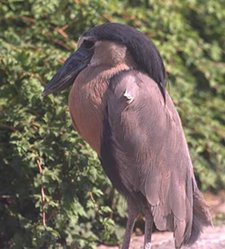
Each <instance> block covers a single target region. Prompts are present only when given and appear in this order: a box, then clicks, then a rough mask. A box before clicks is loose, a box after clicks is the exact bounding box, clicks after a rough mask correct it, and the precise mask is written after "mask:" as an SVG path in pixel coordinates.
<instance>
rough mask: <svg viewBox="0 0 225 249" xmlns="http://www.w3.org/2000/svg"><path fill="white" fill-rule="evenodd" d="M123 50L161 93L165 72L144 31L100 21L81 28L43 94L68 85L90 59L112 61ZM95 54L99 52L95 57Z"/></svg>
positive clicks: (115, 60) (118, 58) (115, 59)
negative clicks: (74, 47) (78, 37)
mask: <svg viewBox="0 0 225 249" xmlns="http://www.w3.org/2000/svg"><path fill="white" fill-rule="evenodd" d="M113 44H115V47H113ZM124 48H125V49H124ZM126 50H127V51H128V52H129V54H130V55H131V57H132V58H131V60H133V61H134V63H135V65H136V68H135V69H136V70H139V71H142V72H143V73H146V74H148V75H149V77H151V78H152V79H153V80H154V81H155V82H156V83H157V84H158V86H159V88H160V90H161V92H162V94H163V96H164V94H165V87H166V73H165V68H164V64H163V61H162V58H161V56H160V54H159V52H158V50H157V49H156V47H155V46H154V44H153V43H152V41H151V40H150V39H149V38H148V37H147V36H146V35H144V34H143V33H141V32H139V31H137V30H136V29H134V28H132V27H130V26H128V25H124V24H119V23H106V24H102V25H99V26H96V27H93V28H91V29H90V30H88V31H87V32H85V33H84V34H83V35H82V36H81V38H80V39H79V42H78V48H77V50H76V51H75V52H73V53H72V54H71V55H70V56H69V58H68V59H67V60H66V61H65V63H64V64H63V65H62V67H61V68H59V70H58V71H57V73H56V74H55V75H54V76H53V78H52V79H51V80H50V82H49V83H48V84H47V85H46V86H45V89H44V92H43V94H44V95H45V96H46V95H48V94H50V93H56V92H59V91H61V90H63V89H65V88H67V87H69V86H70V85H72V84H73V83H74V81H75V79H76V77H77V76H78V74H79V73H80V72H81V71H82V70H83V69H84V68H86V67H87V66H88V65H89V64H90V63H91V62H92V61H95V63H96V62H97V61H100V60H104V61H107V62H109V61H110V60H111V63H116V62H117V61H118V60H120V58H121V56H123V53H126ZM112 51H113V54H112ZM99 54H101V56H99V57H97V56H98V55H99ZM118 63H119V61H118Z"/></svg>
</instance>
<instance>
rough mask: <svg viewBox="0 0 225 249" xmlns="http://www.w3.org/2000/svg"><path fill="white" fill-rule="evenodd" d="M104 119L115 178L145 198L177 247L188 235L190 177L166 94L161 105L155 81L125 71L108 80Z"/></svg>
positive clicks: (176, 119) (180, 133)
mask: <svg viewBox="0 0 225 249" xmlns="http://www.w3.org/2000/svg"><path fill="white" fill-rule="evenodd" d="M107 122H108V129H110V137H111V139H110V141H108V142H109V143H110V148H108V149H110V150H111V151H112V153H113V160H114V161H115V162H114V163H116V164H117V166H116V167H117V168H116V170H117V175H115V176H114V177H119V178H120V181H121V182H122V183H123V188H124V189H126V190H127V191H133V192H141V193H142V194H143V195H144V196H145V197H146V199H147V201H148V203H149V204H150V205H151V210H152V214H153V218H154V223H155V225H156V227H157V228H158V229H159V230H166V229H168V230H173V231H174V235H175V238H176V243H177V244H178V245H179V244H180V243H182V241H183V240H185V238H184V236H187V237H189V236H190V234H191V226H192V208H193V186H194V184H195V180H194V176H193V170H192V164H191V160H190V156H189V152H188V148H187V144H186V141H185V137H184V133H183V129H182V126H181V122H180V118H179V116H178V114H177V111H176V109H175V107H174V105H173V103H172V100H171V98H170V97H169V95H168V94H166V103H165V102H164V99H163V97H162V94H161V92H160V90H159V88H158V86H157V84H156V83H155V82H154V81H153V80H152V79H150V78H149V77H147V76H146V75H144V74H142V73H139V72H135V71H129V72H124V73H122V74H120V75H119V76H117V77H114V79H113V80H112V82H111V85H110V90H109V92H108V96H107ZM105 146H108V145H107V142H106V143H105ZM109 161H110V159H109ZM109 171H110V169H109ZM112 178H113V177H112Z"/></svg>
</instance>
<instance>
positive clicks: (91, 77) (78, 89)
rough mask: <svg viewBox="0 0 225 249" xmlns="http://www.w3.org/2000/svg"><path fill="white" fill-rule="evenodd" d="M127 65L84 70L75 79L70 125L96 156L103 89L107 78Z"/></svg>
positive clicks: (103, 102) (105, 86)
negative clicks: (71, 124)
mask: <svg viewBox="0 0 225 249" xmlns="http://www.w3.org/2000/svg"><path fill="white" fill-rule="evenodd" d="M126 69H128V66H127V65H120V66H118V67H114V68H107V67H106V66H103V67H88V68H86V69H84V70H83V71H82V72H81V73H80V74H79V75H78V77H77V78H76V80H75V82H74V84H73V86H72V88H71V91H70V94H69V110H70V115H71V118H72V122H73V125H74V127H75V129H76V130H77V132H78V133H79V134H80V135H81V137H82V138H83V139H84V140H85V141H86V142H88V143H89V145H90V146H91V147H92V148H93V149H94V150H95V151H96V152H97V153H98V155H100V147H101V135H102V128H103V127H102V123H103V117H104V111H105V104H106V99H105V98H106V96H105V95H106V94H105V93H106V90H107V88H108V84H109V81H110V78H111V77H112V76H113V75H115V74H116V73H118V72H119V71H122V70H126Z"/></svg>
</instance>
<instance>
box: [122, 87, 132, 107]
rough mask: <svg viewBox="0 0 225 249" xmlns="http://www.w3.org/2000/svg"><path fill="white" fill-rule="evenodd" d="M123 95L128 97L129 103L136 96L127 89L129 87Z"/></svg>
mask: <svg viewBox="0 0 225 249" xmlns="http://www.w3.org/2000/svg"><path fill="white" fill-rule="evenodd" d="M123 96H124V97H125V98H126V99H127V103H128V104H130V103H132V102H133V100H134V96H132V95H131V93H129V92H128V91H127V89H126V90H125V92H124V94H123Z"/></svg>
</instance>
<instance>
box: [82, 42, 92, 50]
mask: <svg viewBox="0 0 225 249" xmlns="http://www.w3.org/2000/svg"><path fill="white" fill-rule="evenodd" d="M82 45H83V46H84V47H85V48H87V49H91V48H93V47H94V45H95V43H94V41H91V40H84V41H83V43H82Z"/></svg>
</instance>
